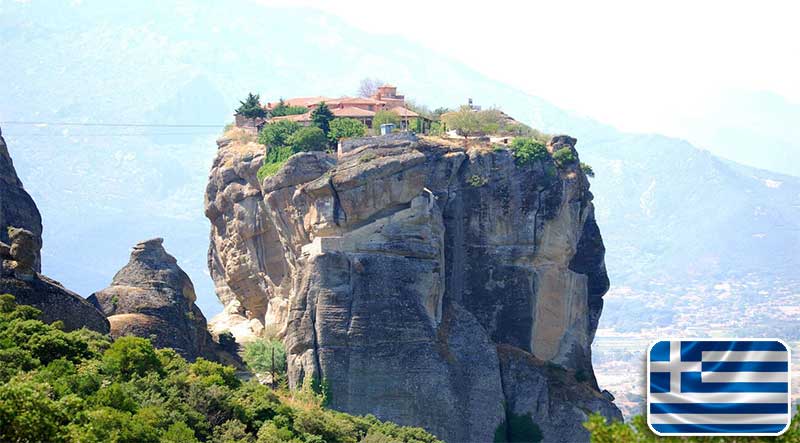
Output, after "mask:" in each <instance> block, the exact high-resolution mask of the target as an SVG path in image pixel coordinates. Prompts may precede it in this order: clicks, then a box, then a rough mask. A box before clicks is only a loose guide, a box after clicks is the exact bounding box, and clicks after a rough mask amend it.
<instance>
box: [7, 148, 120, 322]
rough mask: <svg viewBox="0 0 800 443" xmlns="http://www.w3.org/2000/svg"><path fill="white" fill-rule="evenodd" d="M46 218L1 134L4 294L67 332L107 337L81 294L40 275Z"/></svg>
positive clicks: (99, 316) (102, 319)
mask: <svg viewBox="0 0 800 443" xmlns="http://www.w3.org/2000/svg"><path fill="white" fill-rule="evenodd" d="M41 249H42V218H41V216H40V215H39V210H38V209H37V208H36V204H35V203H34V202H33V199H32V198H31V196H30V195H28V193H27V192H26V191H25V189H24V188H23V187H22V182H21V181H20V179H19V177H17V173H16V171H15V169H14V164H13V163H12V161H11V156H10V155H9V153H8V148H7V147H6V143H5V140H3V137H2V133H0V261H1V262H2V267H0V294H12V295H14V297H16V301H17V303H20V304H25V305H31V306H34V307H36V308H37V309H39V310H41V311H42V315H41V319H42V320H43V321H45V322H48V323H50V322H54V321H56V320H59V321H61V322H62V323H63V324H64V329H65V330H68V331H69V330H74V329H80V328H82V327H87V328H89V329H93V330H95V331H98V332H101V333H108V331H109V326H108V321H107V320H106V318H105V316H103V314H102V313H100V312H99V311H98V310H97V309H95V308H94V306H92V305H91V304H89V303H88V302H87V301H86V300H85V299H84V298H83V297H81V296H80V295H78V294H76V293H74V292H72V291H70V290H68V289H66V288H64V287H63V286H62V285H61V283H59V282H57V281H55V280H51V279H49V278H47V277H46V276H44V275H42V274H40V273H39V272H40V271H41V252H40V251H41Z"/></svg>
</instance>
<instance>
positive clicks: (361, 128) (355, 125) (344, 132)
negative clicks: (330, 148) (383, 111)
mask: <svg viewBox="0 0 800 443" xmlns="http://www.w3.org/2000/svg"><path fill="white" fill-rule="evenodd" d="M330 126H331V129H330V132H328V139H330V141H331V143H338V142H339V140H341V139H343V138H352V137H363V136H364V135H365V134H366V133H367V125H365V124H364V123H361V122H360V121H358V120H356V119H354V118H335V119H333V120H332V121H331V125H330Z"/></svg>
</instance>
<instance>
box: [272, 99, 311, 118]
mask: <svg viewBox="0 0 800 443" xmlns="http://www.w3.org/2000/svg"><path fill="white" fill-rule="evenodd" d="M306 112H308V108H306V107H305V106H287V105H286V103H285V102H284V101H283V99H281V100H280V101H279V102H278V104H277V105H275V106H274V107H273V108H272V110H270V112H269V114H270V116H271V117H283V116H285V115H297V114H305V113H306Z"/></svg>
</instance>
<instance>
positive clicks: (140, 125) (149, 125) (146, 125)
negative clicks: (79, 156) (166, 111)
mask: <svg viewBox="0 0 800 443" xmlns="http://www.w3.org/2000/svg"><path fill="white" fill-rule="evenodd" d="M0 125H27V126H103V127H117V128H119V127H135V128H221V127H223V126H225V125H203V124H159V123H77V122H42V121H38V122H24V121H5V122H0Z"/></svg>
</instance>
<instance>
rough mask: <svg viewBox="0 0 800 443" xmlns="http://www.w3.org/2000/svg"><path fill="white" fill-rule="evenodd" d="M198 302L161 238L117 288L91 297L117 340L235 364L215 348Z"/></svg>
mask: <svg viewBox="0 0 800 443" xmlns="http://www.w3.org/2000/svg"><path fill="white" fill-rule="evenodd" d="M195 300H196V295H195V292H194V286H193V285H192V282H191V280H190V279H189V276H188V275H186V273H185V272H184V271H183V270H182V269H181V268H180V266H178V262H177V260H176V259H175V257H173V256H171V255H169V254H168V253H167V251H166V250H165V249H164V247H163V239H161V238H155V239H151V240H147V241H143V242H141V243H139V244H137V245H135V246H134V247H133V251H132V252H131V258H130V261H129V262H128V264H127V265H125V266H124V267H123V268H122V269H120V270H119V272H117V274H116V275H115V276H114V279H113V280H112V282H111V286H109V287H108V288H106V289H103V290H101V291H98V292H96V293H94V294H92V295H91V296H90V297H89V301H90V302H91V303H93V304H94V305H95V306H96V307H97V308H98V309H100V310H101V311H102V312H103V313H104V314H105V315H106V316H107V317H108V320H109V322H110V323H111V336H112V337H114V338H117V337H121V336H125V335H135V336H138V337H144V338H149V339H151V341H153V344H154V345H155V346H156V347H159V348H173V349H175V350H176V351H177V352H178V353H179V354H181V355H182V356H183V357H185V358H187V359H189V360H195V359H197V358H198V357H204V358H206V359H211V360H224V361H231V360H235V357H234V356H232V355H228V354H227V353H225V352H223V350H222V349H221V348H220V346H219V345H218V344H217V343H216V342H214V340H213V339H212V337H211V335H210V334H209V333H208V331H207V329H206V319H205V317H204V316H203V313H202V312H201V311H200V309H199V308H198V307H197V306H196V305H195V304H194V302H195Z"/></svg>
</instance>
